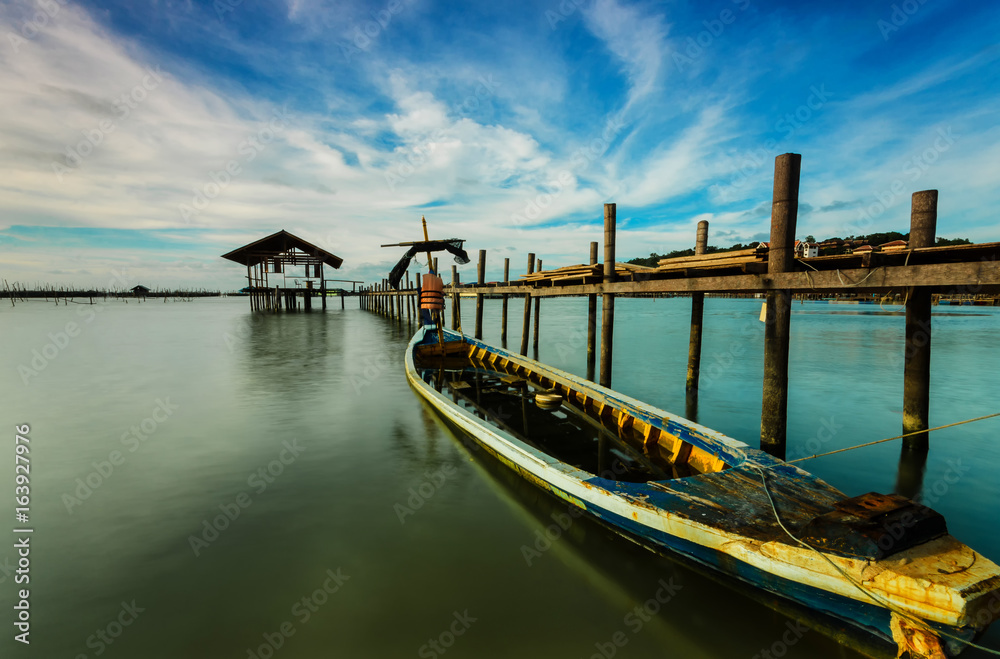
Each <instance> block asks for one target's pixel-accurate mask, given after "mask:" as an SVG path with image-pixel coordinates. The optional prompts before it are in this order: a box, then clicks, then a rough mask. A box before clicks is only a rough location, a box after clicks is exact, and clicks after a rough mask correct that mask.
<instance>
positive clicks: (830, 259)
mask: <svg viewBox="0 0 1000 659" xmlns="http://www.w3.org/2000/svg"><path fill="white" fill-rule="evenodd" d="M997 260H1000V243H980V244H974V245H949V246H944V247H922V248H919V249H900V250H892V251H888V252H874V251H868V252H864V253H855V254H838V255H834V256H814V257H810V258H798V257H797V258H795V259H794V265H793V266H792V270H793V271H800V272H802V271H804V272H810V273H812V272H816V271H825V270H841V271H843V270H851V269H856V268H867V269H869V270H874V269H876V268H880V267H882V266H889V267H892V266H904V265H909V266H913V265H928V264H948V263H955V264H960V263H969V262H973V263H977V262H978V263H986V262H990V263H995V262H996V261H997ZM766 272H767V246H766V245H764V244H761V245H758V246H757V247H756V248H752V249H744V250H736V251H732V252H714V253H712V254H701V255H695V256H681V257H677V258H672V259H661V260H660V261H659V264H658V265H657V267H655V268H649V267H646V266H641V265H633V264H631V263H615V274H616V280H617V281H619V282H642V281H649V280H663V279H689V278H702V277H726V276H737V275H749V274H764V273H766ZM603 273H604V270H603V266H602V265H601V264H594V265H588V264H582V263H581V264H577V265H569V266H565V267H562V268H553V269H550V270H541V271H539V272H534V273H532V274H530V275H522V276H521V277H520V280H519V281H515V282H511V283H510V285H511V286H518V287H525V288H539V287H561V286H579V285H589V284H600V283H602V282H603V281H604V275H603ZM925 285H926V284H925ZM502 286H503V282H491V283H489V284H484V287H491V288H497V287H502ZM463 288H475V285H474V284H466V285H465V286H463Z"/></svg>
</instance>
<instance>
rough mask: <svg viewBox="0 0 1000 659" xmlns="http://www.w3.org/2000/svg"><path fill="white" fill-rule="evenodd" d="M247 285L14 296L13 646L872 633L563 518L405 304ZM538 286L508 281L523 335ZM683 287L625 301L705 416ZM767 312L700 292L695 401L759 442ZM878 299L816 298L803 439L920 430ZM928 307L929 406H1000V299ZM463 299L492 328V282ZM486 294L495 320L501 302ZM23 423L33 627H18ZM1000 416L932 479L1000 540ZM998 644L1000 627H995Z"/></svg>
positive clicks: (3, 478)
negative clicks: (564, 524) (441, 367)
mask: <svg viewBox="0 0 1000 659" xmlns="http://www.w3.org/2000/svg"><path fill="white" fill-rule="evenodd" d="M3 302H4V303H7V302H8V301H6V300H4V301H3ZM247 306H248V305H247V301H246V300H245V299H238V298H229V299H204V300H196V301H194V302H168V303H162V302H152V301H150V302H146V303H142V304H137V303H136V302H134V301H133V302H131V303H130V304H124V303H121V302H114V303H109V304H107V305H95V306H94V307H91V306H81V305H75V304H70V305H68V306H63V305H61V306H55V305H53V304H51V303H48V304H46V303H43V302H29V303H22V304H18V306H17V307H16V308H11V307H10V306H9V305H8V306H7V307H6V308H3V309H2V310H0V337H2V342H3V349H2V351H0V400H2V401H3V415H2V416H3V425H2V427H3V429H4V430H3V432H5V433H6V435H7V437H6V439H5V440H4V441H3V442H0V446H5V447H7V448H5V449H2V450H0V465H2V475H0V491H2V492H4V493H5V494H4V495H3V497H2V498H0V501H3V502H4V505H6V506H8V507H9V509H10V512H9V513H3V514H4V515H5V516H7V515H9V516H7V517H5V519H7V520H8V523H5V524H4V528H3V529H2V530H0V535H2V536H3V537H4V538H5V540H7V541H5V542H4V547H5V548H4V549H0V610H2V611H3V613H2V615H0V619H2V621H3V625H2V628H3V629H4V630H5V631H4V633H3V639H2V640H0V647H2V648H3V651H2V653H0V654H2V656H3V657H11V656H24V657H27V656H32V657H44V658H46V659H48V658H50V657H52V658H56V657H66V658H76V659H80V658H82V657H97V656H101V657H110V658H115V657H135V658H142V659H156V658H160V657H162V658H175V657H192V658H201V657H205V658H209V657H211V658H224V657H232V658H233V659H244V658H248V657H262V658H265V659H266V658H268V657H271V656H274V657H280V658H286V657H287V658H288V659H293V658H307V657H308V658H312V657H351V658H354V657H410V656H416V657H440V656H447V657H449V658H451V657H455V658H458V657H510V656H515V655H516V656H520V657H545V658H567V659H569V658H581V659H585V658H589V657H593V656H597V657H605V658H608V657H610V656H617V657H624V658H628V657H685V658H699V657H705V658H708V657H713V658H718V657H722V658H728V657H734V658H735V657H746V658H747V659H751V658H752V657H754V656H755V655H758V654H759V653H760V652H761V651H762V650H768V651H770V652H772V653H773V654H774V655H775V656H789V657H857V656H861V655H860V654H858V653H857V652H855V651H854V650H852V649H849V648H847V647H845V646H844V645H841V644H839V643H837V642H836V641H834V640H831V638H829V637H828V636H827V635H826V634H824V633H822V632H821V631H818V630H815V629H811V628H810V627H808V626H806V627H801V626H798V623H797V622H796V620H797V617H798V616H799V615H801V613H802V612H796V611H791V610H788V609H786V608H784V607H781V606H780V605H779V604H778V603H776V602H774V601H772V600H769V599H768V598H765V597H762V596H760V595H759V594H757V593H755V592H753V591H746V590H744V589H741V588H734V587H733V585H732V584H731V583H728V582H727V581H726V580H724V579H723V580H719V579H716V578H713V577H712V576H711V575H706V574H703V573H701V572H699V571H696V570H693V569H691V568H689V567H685V566H684V565H681V564H678V563H675V562H673V561H671V560H668V559H666V558H663V557H660V556H656V555H653V554H651V553H649V552H647V551H645V550H643V549H641V548H638V547H636V546H634V545H632V544H631V543H629V542H627V541H625V540H622V539H620V538H617V537H615V536H612V535H610V534H609V533H607V532H606V531H604V530H603V529H601V528H600V527H598V526H596V525H594V524H592V523H590V522H587V521H586V520H581V521H576V522H574V523H573V524H571V525H569V528H568V530H567V531H565V532H563V531H561V530H560V529H559V527H558V526H557V522H558V520H560V519H562V516H561V515H562V513H563V512H565V511H564V510H563V509H561V508H560V507H559V506H558V505H556V504H553V503H552V502H551V501H549V500H548V499H547V498H545V497H543V496H541V495H540V494H539V493H538V492H537V491H536V490H534V489H533V488H532V487H530V486H527V485H525V484H524V483H521V482H519V481H518V480H516V479H513V478H511V477H510V476H509V474H508V473H507V472H506V471H504V470H503V469H499V468H497V467H496V465H493V464H491V463H488V462H484V461H483V459H482V458H481V457H480V455H479V453H477V452H475V451H471V450H469V449H468V448H466V447H465V445H463V443H462V442H461V441H460V439H459V438H458V437H456V436H455V434H453V433H452V431H451V430H449V429H448V427H446V426H444V425H443V424H442V423H441V422H440V420H439V419H438V418H437V417H436V416H435V415H434V413H433V412H432V411H430V410H429V409H428V408H427V407H426V406H425V404H423V403H422V402H421V401H420V400H419V399H418V397H417V396H416V395H415V394H414V393H413V392H412V391H411V390H410V388H409V386H408V385H407V382H406V379H405V376H404V373H403V366H402V356H403V350H404V347H405V345H406V342H407V340H408V338H409V336H410V334H411V329H410V328H408V327H406V326H405V324H403V325H400V324H398V323H394V322H392V321H390V320H388V319H386V318H382V317H379V316H376V315H374V314H371V313H368V312H364V311H360V310H359V309H358V308H357V306H358V305H357V301H356V300H348V302H347V309H346V310H344V311H341V310H340V308H339V307H340V305H339V302H337V301H334V302H333V304H332V305H331V308H330V309H329V310H328V311H327V312H325V313H323V312H313V313H291V314H281V315H256V316H255V315H251V314H250V313H249V311H248V310H247ZM522 306H523V305H522V304H521V303H520V301H514V302H512V303H511V318H512V322H511V323H510V330H511V334H510V340H511V344H512V345H514V346H516V345H517V344H518V343H519V338H520V337H519V332H520V315H519V314H520V310H521V309H522ZM689 309H690V301H689V300H686V299H664V300H629V299H619V300H618V302H617V316H616V330H615V351H616V352H615V367H614V387H615V388H616V389H619V390H621V391H623V392H625V393H628V394H630V395H633V396H636V397H638V398H639V399H641V400H645V401H648V402H650V403H653V404H656V405H658V406H660V407H663V408H665V409H668V410H674V411H677V412H678V413H681V414H683V412H684V376H685V368H686V358H687V337H688V320H689V313H690V311H689ZM759 310H760V301H759V300H730V299H713V298H710V299H708V300H707V301H706V321H705V325H706V330H705V332H706V333H705V339H704V353H703V354H704V357H703V380H702V383H703V384H702V393H701V401H700V409H699V421H700V422H701V423H704V424H706V425H708V426H710V427H713V428H716V429H718V430H720V431H722V432H725V433H727V434H729V435H731V436H733V437H736V438H738V439H741V440H743V441H746V442H748V443H750V444H753V445H756V443H757V438H758V433H759V423H760V403H761V378H762V360H763V356H762V345H763V326H762V324H761V323H759V322H758V320H757V316H758V313H759ZM873 310H878V307H874V308H873V307H855V306H850V307H846V306H838V307H834V306H825V305H817V304H804V305H799V304H796V306H795V314H794V316H793V322H792V336H793V343H792V346H791V360H792V365H791V373H790V379H791V392H790V395H789V405H788V407H789V410H790V411H791V416H790V418H789V431H788V435H789V456H790V457H795V456H798V455H803V454H806V453H812V452H815V451H816V450H832V449H834V448H839V447H844V446H850V445H853V444H857V443H861V442H864V441H868V440H873V439H878V438H881V437H887V436H891V435H895V434H897V433H898V432H900V425H901V399H902V364H901V362H900V360H899V359H898V356H899V355H900V354H901V349H902V340H903V318H902V317H901V316H899V315H886V314H872V313H859V312H860V311H869V312H870V311H873ZM936 311H938V312H947V313H946V314H945V315H938V316H935V318H934V351H933V392H932V406H931V421H932V424H935V425H937V424H943V423H948V422H952V421H957V420H961V419H965V418H969V417H973V416H978V415H983V414H987V413H991V412H995V411H998V403H997V400H998V398H1000V396H998V394H1000V381H998V377H1000V376H998V374H1000V331H998V330H1000V317H998V312H1000V309H992V308H955V307H950V308H949V307H940V308H937V309H936ZM463 312H464V319H465V322H466V324H467V326H468V327H469V328H471V325H472V312H473V303H472V302H471V301H469V300H465V301H464V309H463ZM485 315H486V321H485V327H486V336H485V338H486V339H487V340H489V341H491V342H496V343H498V342H499V302H489V303H488V305H487V308H486V314H485ZM515 318H516V319H517V320H516V321H515V320H514V319H515ZM585 319H586V300H584V299H567V300H545V301H543V303H542V315H541V326H542V327H541V346H540V354H539V357H540V359H541V360H543V361H545V362H547V363H550V364H553V365H555V366H558V367H560V368H564V369H567V370H570V371H573V372H576V373H581V374H582V373H583V372H584V371H585V354H584V351H585V346H584V341H583V337H584V336H585ZM68 323H75V324H76V325H75V327H74V326H69V331H68V332H67V324H68ZM76 330H78V331H76ZM64 332H67V333H66V334H65V336H64V335H63V333H64ZM71 334H73V336H70V335H71ZM49 344H52V345H51V346H49ZM35 351H37V355H38V356H36V353H35ZM33 361H34V363H32V362H33ZM29 369H30V370H29ZM23 423H26V424H29V425H30V426H31V431H30V442H31V443H30V446H31V454H30V458H31V492H32V500H31V506H30V508H31V511H30V526H31V527H33V528H34V529H35V533H34V535H33V536H32V539H31V546H32V552H31V572H30V578H31V584H30V586H31V595H30V601H31V622H32V627H31V636H30V639H31V647H30V649H29V648H24V647H23V646H21V645H20V644H17V643H15V642H14V641H13V640H12V637H13V635H14V631H13V626H12V624H11V623H12V622H13V617H14V613H13V608H12V607H13V606H14V603H15V584H14V583H13V577H14V574H12V573H10V566H11V565H13V564H15V563H16V559H17V556H16V552H15V550H14V549H13V547H12V544H13V537H14V536H13V535H12V534H11V533H10V530H11V529H13V528H15V526H19V525H17V524H16V523H15V522H14V519H13V508H14V503H13V496H12V492H13V487H14V483H13V477H12V472H13V463H14V458H13V451H14V449H13V445H14V427H15V425H16V424H23ZM823 428H827V429H831V428H832V429H834V430H835V432H834V433H833V434H832V439H826V441H823V440H822V438H827V437H828V436H829V434H830V433H828V432H822V433H821V432H820V430H821V429H823ZM998 430H1000V422H998V421H997V420H990V421H984V422H981V423H978V424H971V425H966V426H961V427H959V428H954V429H949V430H944V431H941V432H939V433H935V434H933V435H932V438H931V439H932V441H931V446H932V448H931V453H930V457H929V461H928V464H927V470H926V474H925V476H924V490H923V497H924V500H925V502H927V503H928V504H930V505H932V507H934V508H935V509H937V510H939V511H940V512H942V513H944V514H945V516H946V517H947V519H948V525H949V529H950V530H951V532H952V533H953V534H954V535H955V536H957V537H958V538H960V539H962V540H963V541H965V542H967V543H968V544H970V545H972V546H973V547H975V548H976V549H978V550H980V551H981V552H983V553H985V554H986V555H987V556H990V557H992V558H994V559H995V560H997V559H1000V530H998V527H997V524H996V510H997V506H998V504H1000V485H998V480H997V478H996V473H997V471H998V468H1000V442H998V441H997V434H998ZM810 449H812V450H810ZM898 457H899V446H898V444H897V443H890V444H885V445H881V446H877V447H873V448H869V449H863V450H859V451H854V452H848V453H845V454H840V455H837V456H832V457H828V458H822V459H818V460H814V461H812V462H810V463H807V465H808V468H809V469H811V470H812V471H813V472H815V473H817V474H818V475H820V476H821V477H823V478H824V479H826V480H828V481H829V482H831V483H832V484H834V485H835V486H837V487H839V488H840V489H842V490H843V491H845V492H846V493H848V494H850V495H856V494H861V493H863V492H868V491H872V490H875V491H881V492H889V491H892V490H893V489H894V487H895V485H896V480H897V463H898ZM219 529H221V530H219ZM546 532H548V533H549V535H550V536H552V537H554V539H551V540H549V539H546V538H545V537H544V534H545V533H546ZM556 536H557V537H556ZM526 548H530V550H531V551H528V550H527V549H526ZM534 552H537V554H536V553H534ZM526 556H527V558H526ZM5 559H6V561H5ZM529 562H530V564H529ZM658 595H659V597H660V600H661V601H657V599H656V598H657V596H658ZM662 600H669V601H666V602H665V603H662ZM636 607H640V608H639V610H638V611H637V610H636ZM642 607H645V608H642ZM789 616H791V617H789ZM783 637H784V639H785V640H784V641H783V640H782V638H783ZM983 642H984V643H985V644H987V645H989V646H990V647H994V648H1000V629H996V630H995V631H992V632H990V633H989V634H988V635H987V636H986V637H985V639H984V641H983ZM779 650H780V651H781V652H782V654H778V651H779ZM967 656H970V657H975V656H978V655H977V653H975V652H971V651H970V652H969V653H968V655H967Z"/></svg>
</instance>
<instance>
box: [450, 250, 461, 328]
mask: <svg viewBox="0 0 1000 659" xmlns="http://www.w3.org/2000/svg"><path fill="white" fill-rule="evenodd" d="M461 322H462V318H461V316H459V311H458V266H457V265H453V266H451V328H452V329H453V330H455V331H456V332H457V331H458V328H459V325H460V324H461Z"/></svg>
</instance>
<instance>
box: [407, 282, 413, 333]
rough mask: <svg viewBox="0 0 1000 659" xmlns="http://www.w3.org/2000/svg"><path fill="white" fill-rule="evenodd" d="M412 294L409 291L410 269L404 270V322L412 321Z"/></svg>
mask: <svg viewBox="0 0 1000 659" xmlns="http://www.w3.org/2000/svg"><path fill="white" fill-rule="evenodd" d="M412 312H413V295H412V294H411V293H410V271H409V270H407V271H406V322H407V324H409V323H412V322H413V313H412Z"/></svg>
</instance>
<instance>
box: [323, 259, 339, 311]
mask: <svg viewBox="0 0 1000 659" xmlns="http://www.w3.org/2000/svg"><path fill="white" fill-rule="evenodd" d="M318 269H319V294H320V295H322V296H323V311H326V279H325V278H324V277H323V264H322V263H320V264H319V266H318ZM341 305H342V306H341V308H342V309H343V298H341Z"/></svg>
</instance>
